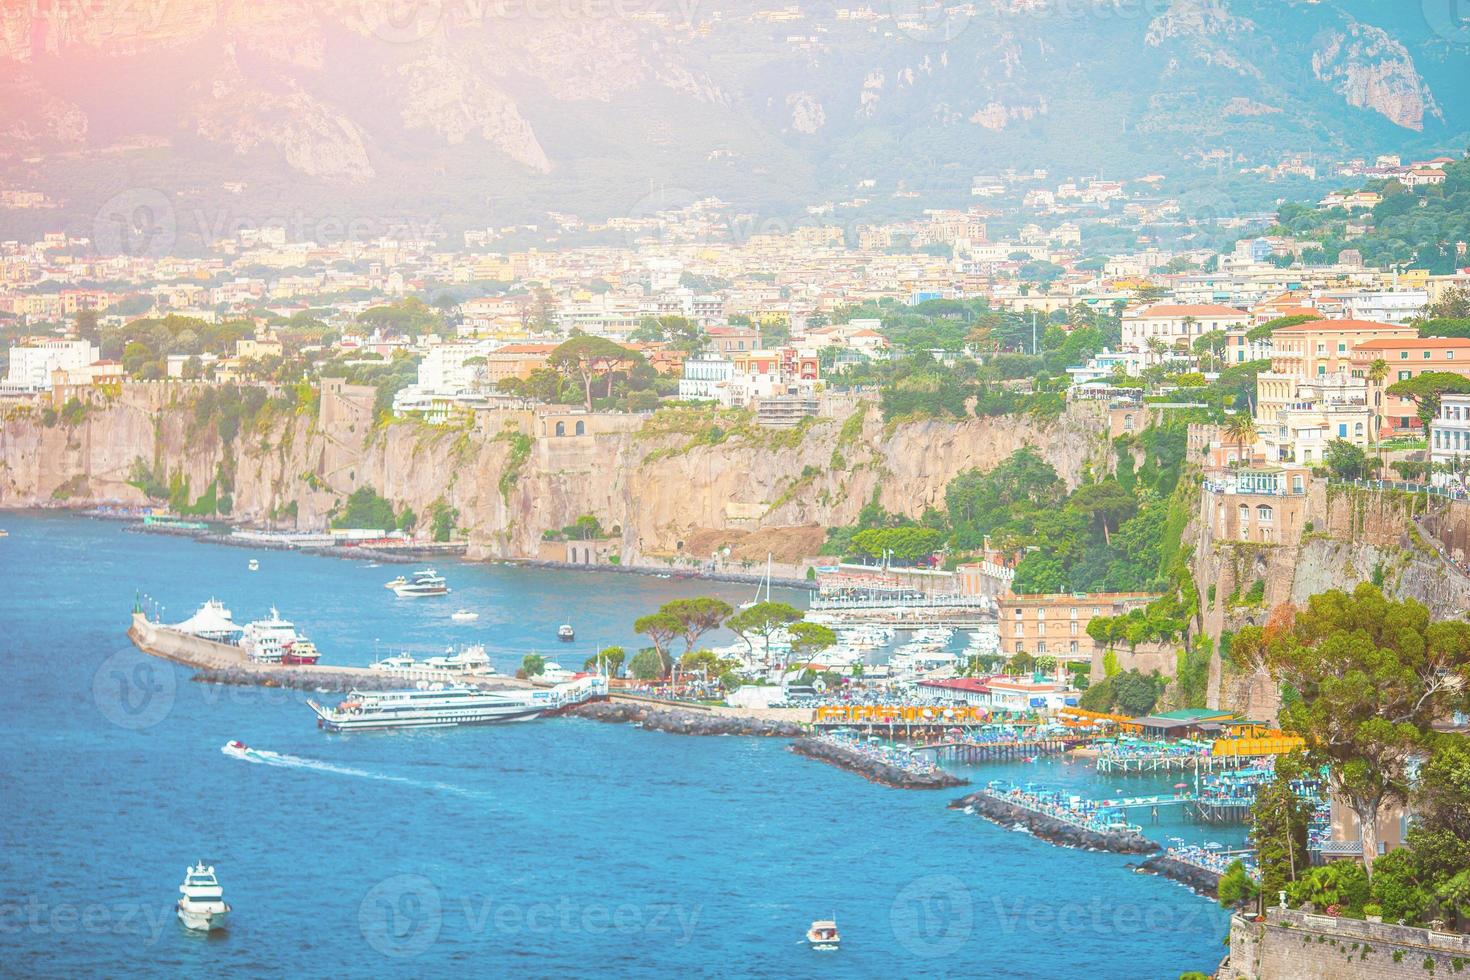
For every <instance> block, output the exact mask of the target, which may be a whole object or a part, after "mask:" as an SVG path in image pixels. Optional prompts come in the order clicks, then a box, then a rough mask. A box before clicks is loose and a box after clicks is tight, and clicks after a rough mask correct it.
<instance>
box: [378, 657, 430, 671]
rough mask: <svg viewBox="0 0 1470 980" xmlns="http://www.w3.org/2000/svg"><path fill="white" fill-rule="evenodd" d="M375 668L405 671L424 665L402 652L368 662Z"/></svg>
mask: <svg viewBox="0 0 1470 980" xmlns="http://www.w3.org/2000/svg"><path fill="white" fill-rule="evenodd" d="M368 666H369V667H371V668H372V669H373V670H388V671H393V670H396V671H405V670H417V669H420V668H421V667H422V665H421V664H420V663H419V662H418V661H417V660H415V659H413V657H411V656H409V655H408V654H406V653H400V654H399V655H398V656H396V657H384V658H383V659H382V660H374V661H373V662H372V663H370V664H368Z"/></svg>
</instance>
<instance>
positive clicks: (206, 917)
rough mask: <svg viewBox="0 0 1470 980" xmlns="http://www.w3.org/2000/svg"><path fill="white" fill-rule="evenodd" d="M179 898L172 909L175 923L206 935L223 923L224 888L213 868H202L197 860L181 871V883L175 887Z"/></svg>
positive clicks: (226, 907) (225, 909) (226, 909)
mask: <svg viewBox="0 0 1470 980" xmlns="http://www.w3.org/2000/svg"><path fill="white" fill-rule="evenodd" d="M179 893H180V895H181V896H182V897H181V898H180V899H179V901H178V905H177V906H176V908H177V909H178V913H179V921H180V922H182V923H183V924H184V925H186V926H188V927H189V928H190V929H196V930H198V931H199V932H209V931H210V930H211V929H219V928H221V927H223V926H224V924H225V916H227V915H229V914H230V906H229V904H228V903H226V902H225V894H224V889H222V888H221V887H220V884H219V879H218V878H217V877H215V874H214V866H213V865H210V866H209V867H205V865H204V862H203V861H200V862H199V863H198V864H195V865H194V866H193V867H192V868H185V869H184V883H183V884H182V885H180V886H179Z"/></svg>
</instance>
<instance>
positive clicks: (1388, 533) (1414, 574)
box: [1186, 483, 1470, 721]
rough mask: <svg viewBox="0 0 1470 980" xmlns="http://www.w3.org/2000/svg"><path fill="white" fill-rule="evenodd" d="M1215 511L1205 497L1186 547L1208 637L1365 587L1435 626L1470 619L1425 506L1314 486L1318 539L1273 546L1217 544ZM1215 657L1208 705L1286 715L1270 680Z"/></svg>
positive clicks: (1459, 514) (1467, 582) (1451, 521)
mask: <svg viewBox="0 0 1470 980" xmlns="http://www.w3.org/2000/svg"><path fill="white" fill-rule="evenodd" d="M1209 506H1210V502H1209V497H1208V495H1206V497H1205V499H1204V501H1203V502H1202V505H1201V515H1200V517H1199V519H1197V520H1196V521H1195V522H1194V523H1193V524H1192V525H1191V527H1190V529H1189V530H1187V531H1186V535H1187V538H1186V539H1187V540H1191V541H1193V542H1194V544H1195V556H1194V575H1195V581H1196V582H1197V583H1198V585H1199V589H1200V593H1201V602H1202V603H1203V604H1204V607H1205V608H1204V626H1205V633H1207V634H1208V635H1210V636H1214V637H1219V636H1220V635H1221V634H1222V633H1223V632H1225V631H1227V630H1228V631H1232V632H1233V631H1235V630H1238V629H1240V628H1241V627H1243V626H1252V625H1254V626H1259V625H1262V624H1263V623H1264V622H1265V620H1266V618H1267V616H1269V615H1270V612H1271V610H1272V609H1274V608H1276V607H1277V606H1278V605H1281V604H1283V603H1291V604H1293V605H1303V604H1305V603H1306V602H1307V600H1308V599H1310V598H1311V597H1312V596H1313V595H1316V594H1317V593H1319V592H1326V591H1328V590H1330V589H1343V590H1351V589H1353V588H1356V587H1357V586H1358V585H1359V584H1361V583H1363V582H1372V583H1374V584H1376V585H1378V586H1380V587H1381V588H1382V589H1383V591H1384V592H1385V594H1387V595H1388V596H1389V597H1390V598H1394V599H1414V600H1416V601H1418V602H1422V603H1423V604H1424V605H1425V606H1427V607H1428V608H1429V611H1430V613H1431V614H1432V615H1434V616H1436V617H1455V616H1460V615H1463V614H1464V612H1465V611H1466V610H1467V609H1470V577H1467V576H1465V575H1464V574H1462V573H1460V572H1459V571H1457V570H1456V569H1455V568H1454V567H1453V566H1452V565H1449V564H1447V563H1446V562H1445V561H1444V560H1443V559H1442V558H1441V556H1440V554H1439V552H1438V550H1437V549H1436V546H1435V543H1434V541H1433V540H1432V539H1431V538H1429V537H1428V535H1427V532H1425V531H1424V530H1423V529H1422V527H1421V522H1422V520H1423V518H1424V516H1425V515H1424V506H1425V505H1424V504H1422V503H1420V502H1416V501H1415V500H1414V499H1413V498H1410V497H1407V496H1403V495H1397V494H1383V495H1380V494H1376V493H1371V492H1368V491H1362V490H1352V489H1343V488H1339V487H1330V486H1327V485H1323V484H1321V483H1318V484H1314V485H1313V487H1312V489H1311V490H1310V492H1309V496H1308V500H1307V515H1308V518H1309V519H1310V520H1311V521H1312V525H1313V529H1312V530H1311V531H1309V532H1306V533H1304V534H1302V535H1301V536H1300V539H1299V540H1294V541H1287V542H1285V543H1282V544H1274V545H1267V544H1254V543H1244V542H1238V541H1228V540H1220V539H1217V538H1216V537H1215V535H1214V533H1213V530H1212V528H1211V526H1210V520H1209ZM1429 506H1430V507H1431V508H1432V509H1433V511H1434V515H1433V516H1435V517H1436V518H1438V524H1439V525H1440V526H1442V527H1459V528H1463V527H1464V526H1465V525H1466V524H1467V523H1470V507H1465V506H1464V505H1461V504H1453V505H1451V504H1449V503H1448V502H1437V503H1434V504H1432V505H1429ZM1257 581H1260V582H1262V583H1263V584H1264V589H1265V591H1264V597H1263V598H1262V599H1261V601H1259V602H1244V601H1242V597H1243V596H1246V595H1247V594H1248V593H1249V592H1250V589H1251V587H1252V585H1254V584H1255V583H1256V582H1257ZM1211 596H1213V598H1211ZM1216 652H1217V656H1216V657H1215V659H1214V662H1213V663H1212V665H1211V671H1210V688H1209V690H1210V695H1209V697H1210V704H1211V705H1212V706H1218V707H1221V708H1230V709H1232V710H1236V711H1240V712H1242V713H1243V714H1245V716H1246V717H1248V718H1256V719H1262V720H1268V721H1269V720H1272V719H1274V718H1275V716H1276V712H1277V711H1278V710H1279V709H1280V701H1279V692H1278V689H1277V685H1276V683H1275V682H1274V681H1273V680H1272V679H1271V678H1270V677H1268V676H1266V675H1265V674H1264V673H1262V672H1259V671H1252V670H1250V669H1248V668H1245V667H1242V666H1240V665H1233V664H1228V663H1223V662H1222V661H1221V660H1220V658H1219V656H1218V646H1217V650H1216Z"/></svg>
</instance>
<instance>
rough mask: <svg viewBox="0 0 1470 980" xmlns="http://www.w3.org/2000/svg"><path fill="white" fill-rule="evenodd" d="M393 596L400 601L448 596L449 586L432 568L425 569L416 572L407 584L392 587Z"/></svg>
mask: <svg viewBox="0 0 1470 980" xmlns="http://www.w3.org/2000/svg"><path fill="white" fill-rule="evenodd" d="M391 588H392V589H393V594H394V595H396V596H398V598H400V599H417V598H420V597H422V596H431V595H448V594H449V586H448V584H446V583H445V581H444V576H442V575H440V574H439V573H438V572H436V571H434V570H433V569H432V568H425V569H422V570H420V571H417V572H414V573H413V577H412V578H410V579H409V580H408V581H407V582H400V583H399V584H396V585H391Z"/></svg>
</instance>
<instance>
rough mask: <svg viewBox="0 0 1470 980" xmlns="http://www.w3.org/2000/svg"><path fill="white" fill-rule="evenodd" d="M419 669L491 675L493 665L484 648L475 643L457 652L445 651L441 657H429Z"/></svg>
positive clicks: (493, 669) (493, 671)
mask: <svg viewBox="0 0 1470 980" xmlns="http://www.w3.org/2000/svg"><path fill="white" fill-rule="evenodd" d="M418 667H419V668H420V669H427V670H447V671H449V672H451V673H460V674H493V673H495V665H494V664H492V663H491V662H490V656H489V654H487V653H486V652H485V648H484V647H482V646H481V645H480V644H478V643H476V644H473V645H471V646H467V647H462V648H460V649H459V650H453V649H450V650H446V651H445V652H444V656H442V657H430V658H429V659H427V660H424V661H422V662H420V663H419V664H418Z"/></svg>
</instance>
